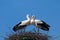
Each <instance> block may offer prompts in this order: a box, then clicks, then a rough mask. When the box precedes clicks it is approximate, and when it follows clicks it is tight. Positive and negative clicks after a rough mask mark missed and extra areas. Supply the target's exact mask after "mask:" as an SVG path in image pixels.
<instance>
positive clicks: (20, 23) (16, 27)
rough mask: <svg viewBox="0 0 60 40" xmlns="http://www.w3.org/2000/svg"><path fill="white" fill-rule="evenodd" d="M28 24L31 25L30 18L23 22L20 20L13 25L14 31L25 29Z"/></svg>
mask: <svg viewBox="0 0 60 40" xmlns="http://www.w3.org/2000/svg"><path fill="white" fill-rule="evenodd" d="M27 25H29V21H28V20H24V21H22V22H19V23H18V24H17V25H15V26H14V27H13V31H17V30H19V29H23V28H25V27H26V26H27Z"/></svg>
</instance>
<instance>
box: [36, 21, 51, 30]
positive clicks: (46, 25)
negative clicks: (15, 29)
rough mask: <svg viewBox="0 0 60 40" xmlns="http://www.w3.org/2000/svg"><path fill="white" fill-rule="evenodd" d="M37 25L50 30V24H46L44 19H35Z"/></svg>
mask: <svg viewBox="0 0 60 40" xmlns="http://www.w3.org/2000/svg"><path fill="white" fill-rule="evenodd" d="M35 25H36V26H37V27H38V28H41V29H42V30H46V31H49V27H50V26H49V25H48V24H46V23H45V22H44V21H42V20H35Z"/></svg>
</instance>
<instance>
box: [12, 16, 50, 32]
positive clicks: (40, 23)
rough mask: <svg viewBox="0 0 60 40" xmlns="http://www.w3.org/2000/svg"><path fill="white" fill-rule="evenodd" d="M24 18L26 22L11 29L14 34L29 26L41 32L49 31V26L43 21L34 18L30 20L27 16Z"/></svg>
mask: <svg viewBox="0 0 60 40" xmlns="http://www.w3.org/2000/svg"><path fill="white" fill-rule="evenodd" d="M26 17H27V20H24V21H21V22H19V23H18V24H17V25H15V26H14V27H13V31H15V32H16V31H17V30H20V29H23V28H25V27H27V26H29V25H31V24H32V25H34V26H36V27H37V28H40V29H42V30H46V31H49V27H50V26H49V25H48V24H47V23H45V22H44V21H42V20H38V19H36V18H35V16H32V18H30V16H29V15H27V16H26Z"/></svg>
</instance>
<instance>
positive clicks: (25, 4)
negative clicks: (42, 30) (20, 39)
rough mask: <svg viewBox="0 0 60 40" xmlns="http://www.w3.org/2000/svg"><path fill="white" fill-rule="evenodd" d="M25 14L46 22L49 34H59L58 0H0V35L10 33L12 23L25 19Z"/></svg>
mask: <svg viewBox="0 0 60 40" xmlns="http://www.w3.org/2000/svg"><path fill="white" fill-rule="evenodd" d="M26 14H29V15H31V16H32V15H35V16H36V18H37V19H41V20H44V21H45V22H46V23H48V24H49V25H50V26H51V27H50V31H49V32H48V34H49V35H50V36H53V37H55V36H58V35H60V0H0V36H6V34H10V33H11V31H13V30H12V28H13V26H14V25H16V24H17V23H18V22H20V21H22V20H24V19H26ZM30 28H31V27H30ZM0 40H4V38H3V37H0ZM55 40H60V38H57V39H55Z"/></svg>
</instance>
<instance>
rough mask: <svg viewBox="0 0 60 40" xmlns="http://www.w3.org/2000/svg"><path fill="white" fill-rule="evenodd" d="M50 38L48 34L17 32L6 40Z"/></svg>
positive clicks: (44, 39)
mask: <svg viewBox="0 0 60 40" xmlns="http://www.w3.org/2000/svg"><path fill="white" fill-rule="evenodd" d="M48 38H49V37H48V36H47V35H46V34H41V33H33V32H23V33H21V32H17V33H15V34H11V35H9V36H8V37H5V40H48Z"/></svg>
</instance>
